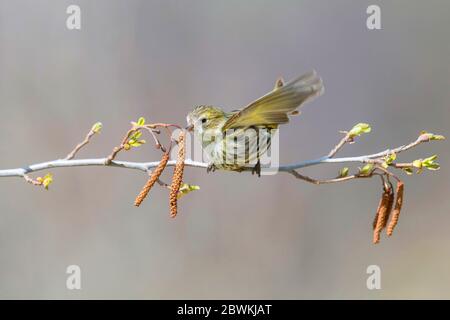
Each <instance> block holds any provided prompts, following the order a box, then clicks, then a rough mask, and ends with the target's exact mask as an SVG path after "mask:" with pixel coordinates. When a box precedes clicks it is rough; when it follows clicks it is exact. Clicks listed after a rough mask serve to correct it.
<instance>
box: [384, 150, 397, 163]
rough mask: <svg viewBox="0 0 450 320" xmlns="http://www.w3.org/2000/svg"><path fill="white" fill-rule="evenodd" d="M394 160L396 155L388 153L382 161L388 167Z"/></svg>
mask: <svg viewBox="0 0 450 320" xmlns="http://www.w3.org/2000/svg"><path fill="white" fill-rule="evenodd" d="M395 159H397V155H396V154H395V152H392V153H390V154H388V155H387V156H385V157H384V161H385V162H386V164H387V165H389V164H391V163H392V162H394V161H395Z"/></svg>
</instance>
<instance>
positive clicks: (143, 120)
mask: <svg viewBox="0 0 450 320" xmlns="http://www.w3.org/2000/svg"><path fill="white" fill-rule="evenodd" d="M137 125H138V126H143V125H145V118H144V117H140V118H139V119H138V121H137Z"/></svg>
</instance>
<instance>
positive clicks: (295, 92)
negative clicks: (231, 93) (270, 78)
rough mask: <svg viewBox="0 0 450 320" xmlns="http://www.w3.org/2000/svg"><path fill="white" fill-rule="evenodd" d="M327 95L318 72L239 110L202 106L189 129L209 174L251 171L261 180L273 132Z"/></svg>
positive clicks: (279, 83)
mask: <svg viewBox="0 0 450 320" xmlns="http://www.w3.org/2000/svg"><path fill="white" fill-rule="evenodd" d="M323 91H324V86H323V83H322V79H321V78H320V77H319V76H318V75H317V73H316V72H315V71H311V72H309V73H307V74H304V75H302V76H300V77H298V78H296V79H294V80H292V81H290V82H288V83H286V84H284V82H283V80H282V79H281V78H280V79H278V80H277V81H276V83H275V88H274V89H273V90H272V91H271V92H269V93H267V94H266V95H264V96H262V97H261V98H259V99H257V100H255V101H253V102H252V103H250V104H249V105H247V106H246V107H244V108H243V109H240V110H234V111H231V112H225V111H223V110H222V109H221V108H218V107H215V106H210V105H201V106H197V107H195V108H194V110H193V111H191V112H190V113H189V114H188V115H187V118H186V119H187V123H188V126H187V127H186V129H187V130H189V131H194V134H195V137H196V138H197V139H199V140H200V141H201V144H202V149H203V151H205V154H206V157H207V158H208V160H209V166H208V172H210V171H211V170H212V171H215V170H216V169H222V170H231V171H239V172H240V171H243V170H245V169H246V168H252V173H255V172H256V173H257V174H258V176H260V173H261V164H260V157H261V155H263V154H265V153H266V152H267V150H268V149H269V147H270V141H271V139H270V138H271V135H272V132H271V131H272V130H273V129H277V128H278V126H279V125H280V124H285V123H287V122H289V115H296V114H299V111H298V110H297V109H298V108H299V107H300V106H302V105H303V104H304V103H305V102H307V101H310V100H312V99H313V98H315V97H317V96H320V95H321V94H322V93H323Z"/></svg>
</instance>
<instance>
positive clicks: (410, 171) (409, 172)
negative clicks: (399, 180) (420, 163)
mask: <svg viewBox="0 0 450 320" xmlns="http://www.w3.org/2000/svg"><path fill="white" fill-rule="evenodd" d="M403 171H405V172H406V174H407V175H412V174H413V173H414V172H413V170H412V168H409V167H408V168H403Z"/></svg>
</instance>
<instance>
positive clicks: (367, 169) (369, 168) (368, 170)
mask: <svg viewBox="0 0 450 320" xmlns="http://www.w3.org/2000/svg"><path fill="white" fill-rule="evenodd" d="M372 170H373V163H368V164H366V165H365V166H364V167H362V168H361V169H359V174H361V175H369V174H371V173H372Z"/></svg>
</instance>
